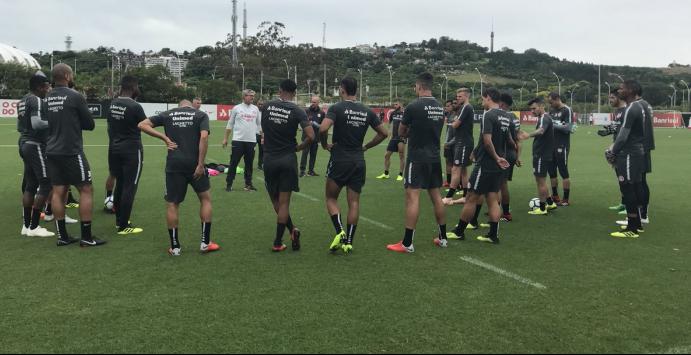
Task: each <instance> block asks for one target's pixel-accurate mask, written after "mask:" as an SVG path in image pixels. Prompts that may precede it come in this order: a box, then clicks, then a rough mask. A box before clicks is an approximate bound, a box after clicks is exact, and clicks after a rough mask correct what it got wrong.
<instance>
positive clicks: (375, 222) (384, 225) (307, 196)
mask: <svg viewBox="0 0 691 355" xmlns="http://www.w3.org/2000/svg"><path fill="white" fill-rule="evenodd" d="M258 179H259V180H260V181H262V182H264V179H262V178H258ZM295 195H297V196H300V197H302V198H304V199H307V200H310V201H312V202H321V200H320V199H318V198H316V197H312V196H310V195H308V194H305V193H302V192H295ZM360 219H361V220H363V221H365V222H367V223H370V224H373V225H375V226H377V227H379V228H381V229H386V230H393V227H390V226H387V225H386V224H384V223H380V222H377V221H375V220H373V219H369V218H367V217H364V216H360Z"/></svg>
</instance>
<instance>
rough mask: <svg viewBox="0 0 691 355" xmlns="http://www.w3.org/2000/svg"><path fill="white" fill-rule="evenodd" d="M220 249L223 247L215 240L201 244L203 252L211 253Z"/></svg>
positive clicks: (200, 248)
mask: <svg viewBox="0 0 691 355" xmlns="http://www.w3.org/2000/svg"><path fill="white" fill-rule="evenodd" d="M219 250H221V247H220V246H219V245H218V244H216V243H214V242H209V244H206V243H202V244H201V245H200V246H199V252H201V253H202V254H208V253H211V252H214V251H219Z"/></svg>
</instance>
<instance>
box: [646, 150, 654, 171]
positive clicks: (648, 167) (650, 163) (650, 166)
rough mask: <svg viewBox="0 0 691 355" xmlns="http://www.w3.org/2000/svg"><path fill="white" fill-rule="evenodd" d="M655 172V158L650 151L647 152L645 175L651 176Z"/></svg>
mask: <svg viewBox="0 0 691 355" xmlns="http://www.w3.org/2000/svg"><path fill="white" fill-rule="evenodd" d="M652 172H653V157H652V156H651V154H650V151H649V150H646V151H645V173H646V174H651V173H652Z"/></svg>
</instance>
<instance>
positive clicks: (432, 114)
mask: <svg viewBox="0 0 691 355" xmlns="http://www.w3.org/2000/svg"><path fill="white" fill-rule="evenodd" d="M425 111H426V112H427V118H428V119H430V120H433V121H439V120H443V119H444V108H443V107H441V106H425Z"/></svg>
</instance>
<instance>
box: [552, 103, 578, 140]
mask: <svg viewBox="0 0 691 355" xmlns="http://www.w3.org/2000/svg"><path fill="white" fill-rule="evenodd" d="M549 115H550V116H551V117H552V126H553V128H554V144H555V148H556V147H567V148H569V147H570V146H571V127H572V126H573V111H572V110H571V107H568V106H564V107H561V108H558V109H553V110H552V111H550V113H549Z"/></svg>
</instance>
